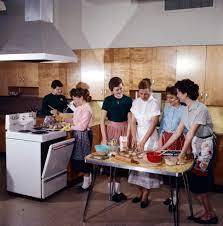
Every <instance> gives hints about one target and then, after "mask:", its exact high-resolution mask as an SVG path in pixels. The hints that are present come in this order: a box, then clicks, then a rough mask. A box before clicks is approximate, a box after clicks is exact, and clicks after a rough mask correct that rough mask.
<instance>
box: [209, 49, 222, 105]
mask: <svg viewBox="0 0 223 226" xmlns="http://www.w3.org/2000/svg"><path fill="white" fill-rule="evenodd" d="M222 72H223V46H207V64H206V81H205V103H206V104H207V105H216V106H223V92H222V84H223V76H222Z"/></svg>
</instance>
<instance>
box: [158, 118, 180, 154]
mask: <svg viewBox="0 0 223 226" xmlns="http://www.w3.org/2000/svg"><path fill="white" fill-rule="evenodd" d="M183 130H184V123H183V122H182V121H181V122H180V124H179V126H178V128H177V130H176V132H175V133H174V134H173V135H172V136H171V137H170V139H169V140H168V141H167V142H166V143H165V144H164V145H163V146H162V147H161V150H166V148H168V147H169V146H170V145H171V144H172V143H173V142H174V141H175V140H177V139H178V138H179V137H180V135H181V134H182V133H183Z"/></svg>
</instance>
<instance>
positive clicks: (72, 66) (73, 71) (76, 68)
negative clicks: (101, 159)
mask: <svg viewBox="0 0 223 226" xmlns="http://www.w3.org/2000/svg"><path fill="white" fill-rule="evenodd" d="M75 54H76V55H77V57H78V62H77V63H68V64H65V65H64V66H65V67H66V74H67V78H66V79H67V93H66V96H67V97H70V94H69V93H70V90H71V89H73V88H75V87H76V85H77V83H78V82H80V81H81V50H75Z"/></svg>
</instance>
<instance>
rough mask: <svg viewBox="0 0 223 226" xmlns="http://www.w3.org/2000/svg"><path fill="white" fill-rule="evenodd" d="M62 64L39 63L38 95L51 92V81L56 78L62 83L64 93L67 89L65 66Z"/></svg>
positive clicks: (42, 95)
mask: <svg viewBox="0 0 223 226" xmlns="http://www.w3.org/2000/svg"><path fill="white" fill-rule="evenodd" d="M64 67H65V65H64V64H51V63H49V64H47V63H46V64H39V65H38V70H39V96H40V97H44V96H45V95H47V94H49V93H50V92H51V83H52V81H53V80H55V79H58V80H60V81H61V82H62V83H63V85H64V86H63V89H64V94H66V92H67V91H66V90H67V79H66V73H67V72H66V68H64Z"/></svg>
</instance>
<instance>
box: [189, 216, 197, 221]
mask: <svg viewBox="0 0 223 226" xmlns="http://www.w3.org/2000/svg"><path fill="white" fill-rule="evenodd" d="M198 219H200V217H195V216H189V217H187V220H190V221H195V220H198Z"/></svg>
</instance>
